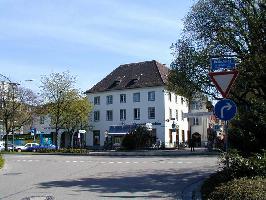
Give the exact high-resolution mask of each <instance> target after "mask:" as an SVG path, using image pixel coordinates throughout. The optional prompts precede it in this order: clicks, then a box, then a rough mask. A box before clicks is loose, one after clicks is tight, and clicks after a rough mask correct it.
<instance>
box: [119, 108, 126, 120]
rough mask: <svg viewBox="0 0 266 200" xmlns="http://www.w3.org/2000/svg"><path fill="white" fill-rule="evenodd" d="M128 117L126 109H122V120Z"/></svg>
mask: <svg viewBox="0 0 266 200" xmlns="http://www.w3.org/2000/svg"><path fill="white" fill-rule="evenodd" d="M126 119H127V111H126V109H120V121H125V120H126Z"/></svg>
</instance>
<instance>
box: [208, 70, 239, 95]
mask: <svg viewBox="0 0 266 200" xmlns="http://www.w3.org/2000/svg"><path fill="white" fill-rule="evenodd" d="M209 75H210V77H211V79H212V82H213V83H214V84H215V86H216V88H217V90H219V92H221V94H222V96H223V97H224V98H226V97H227V95H228V93H229V91H230V89H231V86H232V85H233V83H234V81H235V79H236V77H237V75H238V71H236V70H235V71H225V72H210V73H209Z"/></svg>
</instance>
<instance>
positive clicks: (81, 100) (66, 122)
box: [62, 93, 92, 146]
mask: <svg viewBox="0 0 266 200" xmlns="http://www.w3.org/2000/svg"><path fill="white" fill-rule="evenodd" d="M69 95H72V97H70V99H72V101H71V102H69V103H68V106H67V107H66V110H64V111H63V113H62V121H63V128H64V129H65V130H67V133H68V134H70V135H71V138H72V139H71V141H73V135H74V133H76V132H78V130H80V129H87V127H88V121H89V119H88V117H89V113H90V112H91V110H92V105H91V104H90V103H89V101H88V100H87V98H86V97H82V96H81V95H79V94H77V93H71V94H69ZM72 145H73V143H72V142H71V146H72Z"/></svg>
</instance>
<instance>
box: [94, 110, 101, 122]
mask: <svg viewBox="0 0 266 200" xmlns="http://www.w3.org/2000/svg"><path fill="white" fill-rule="evenodd" d="M93 120H94V121H95V122H98V121H100V111H99V110H95V111H94V112H93Z"/></svg>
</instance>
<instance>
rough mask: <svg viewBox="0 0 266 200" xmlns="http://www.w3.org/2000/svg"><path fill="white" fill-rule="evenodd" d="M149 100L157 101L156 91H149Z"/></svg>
mask: <svg viewBox="0 0 266 200" xmlns="http://www.w3.org/2000/svg"><path fill="white" fill-rule="evenodd" d="M148 101H155V91H151V92H148Z"/></svg>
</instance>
